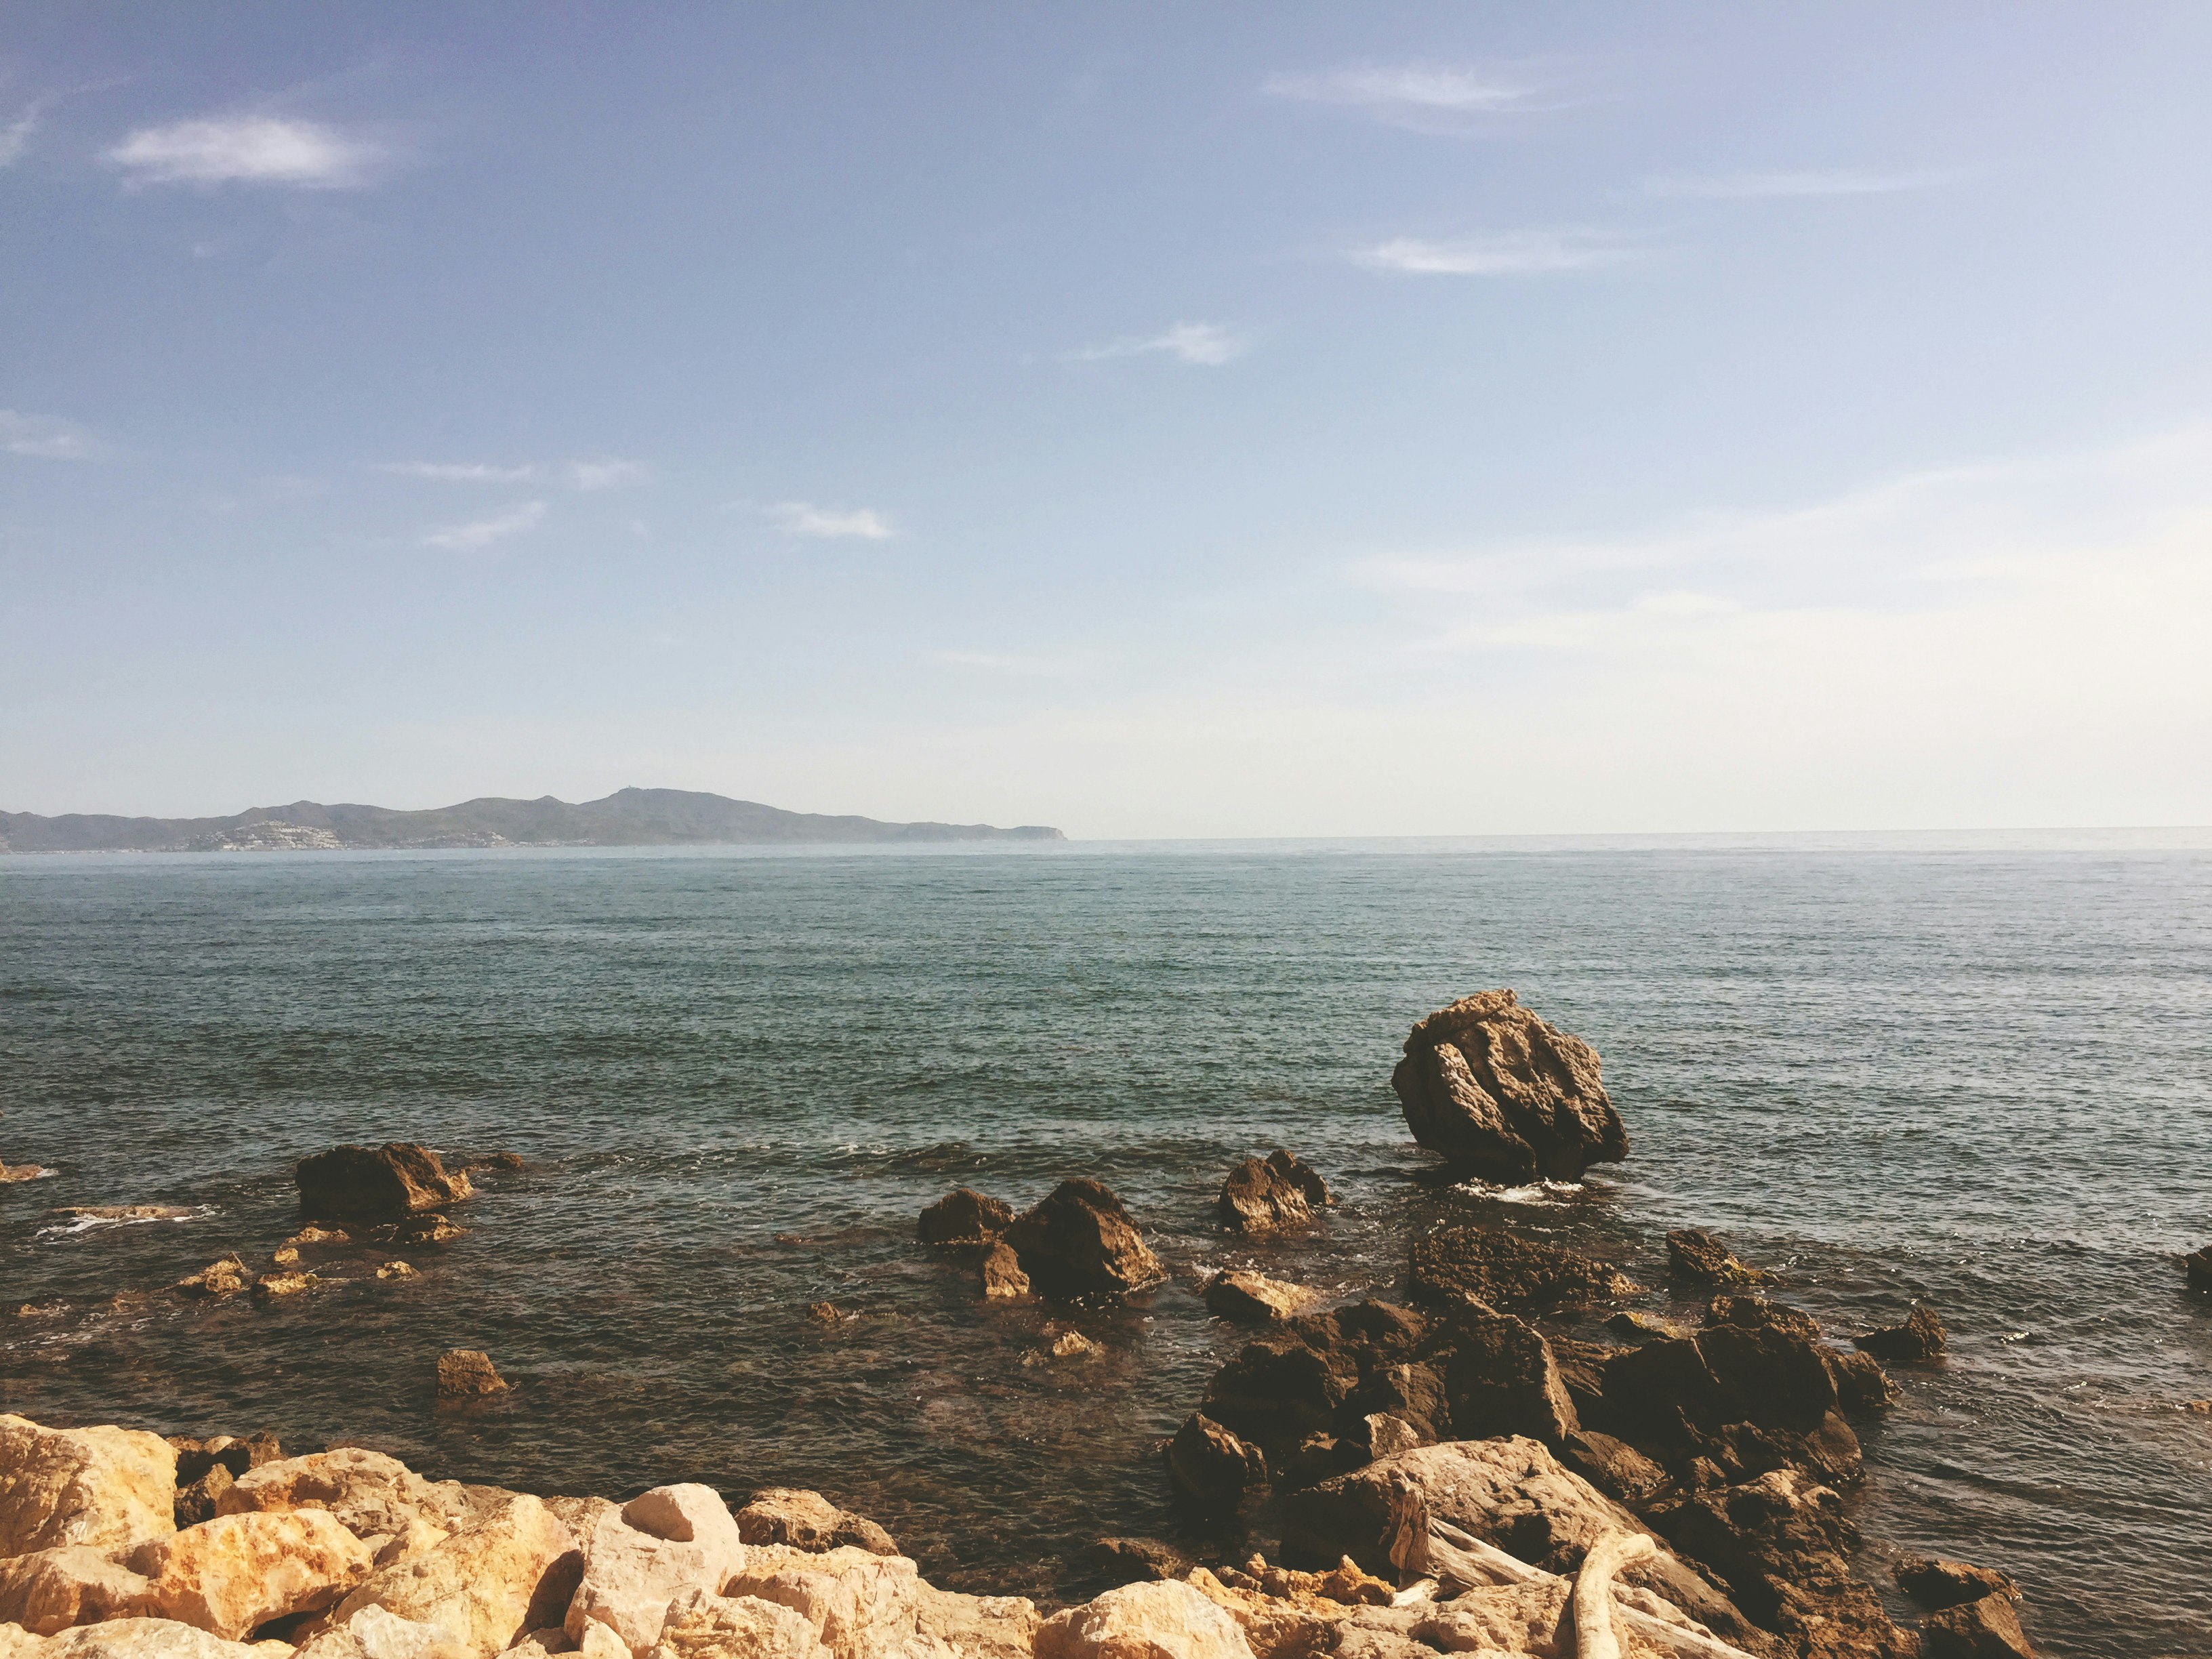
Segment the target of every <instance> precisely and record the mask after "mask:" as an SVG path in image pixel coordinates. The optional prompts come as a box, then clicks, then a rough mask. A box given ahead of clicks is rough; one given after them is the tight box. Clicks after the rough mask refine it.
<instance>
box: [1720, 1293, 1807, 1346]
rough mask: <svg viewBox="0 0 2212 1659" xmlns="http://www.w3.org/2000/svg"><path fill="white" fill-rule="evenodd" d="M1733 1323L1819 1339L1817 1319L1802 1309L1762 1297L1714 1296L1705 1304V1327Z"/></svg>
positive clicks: (1761, 1329)
mask: <svg viewBox="0 0 2212 1659" xmlns="http://www.w3.org/2000/svg"><path fill="white" fill-rule="evenodd" d="M1722 1325H1735V1326H1738V1327H1740V1328H1742V1329H1744V1330H1747V1331H1788V1332H1790V1334H1793V1335H1796V1336H1802V1337H1803V1338H1804V1339H1805V1340H1807V1341H1808V1342H1818V1341H1819V1340H1820V1321H1818V1320H1817V1319H1815V1318H1814V1317H1813V1316H1812V1315H1810V1314H1808V1313H1807V1312H1806V1311H1805V1310H1803V1309H1802V1308H1793V1307H1791V1306H1790V1304H1788V1303H1786V1302H1771V1301H1769V1300H1767V1298H1766V1297H1763V1296H1717V1297H1714V1298H1713V1299H1712V1300H1711V1302H1709V1303H1707V1304H1705V1328H1707V1329H1708V1330H1711V1329H1712V1328H1716V1327H1718V1326H1722Z"/></svg>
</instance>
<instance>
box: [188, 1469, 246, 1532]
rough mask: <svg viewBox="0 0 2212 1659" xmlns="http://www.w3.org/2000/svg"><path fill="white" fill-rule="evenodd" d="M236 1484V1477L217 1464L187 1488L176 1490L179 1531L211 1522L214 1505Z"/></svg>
mask: <svg viewBox="0 0 2212 1659" xmlns="http://www.w3.org/2000/svg"><path fill="white" fill-rule="evenodd" d="M237 1483H238V1477H237V1476H236V1475H234V1474H232V1473H231V1472H230V1471H229V1470H228V1468H224V1467H223V1466H222V1464H220V1463H217V1464H216V1465H215V1466H214V1467H212V1468H210V1469H209V1470H208V1471H207V1472H206V1473H205V1474H202V1475H201V1476H200V1477H199V1479H197V1480H194V1481H193V1482H191V1485H189V1486H179V1487H178V1488H177V1525H178V1527H179V1529H181V1528H185V1527H197V1525H199V1524H200V1522H203V1521H212V1520H214V1519H215V1517H216V1513H217V1511H216V1504H218V1503H219V1502H221V1501H222V1495H223V1493H225V1492H228V1491H229V1490H230V1489H231V1487H233V1486H235V1485H236V1484H237Z"/></svg>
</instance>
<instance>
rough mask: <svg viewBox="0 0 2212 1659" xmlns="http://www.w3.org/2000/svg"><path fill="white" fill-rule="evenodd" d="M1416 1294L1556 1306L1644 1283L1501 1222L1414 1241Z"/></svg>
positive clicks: (1510, 1307)
mask: <svg viewBox="0 0 2212 1659" xmlns="http://www.w3.org/2000/svg"><path fill="white" fill-rule="evenodd" d="M1412 1279H1413V1296H1414V1298H1415V1300H1417V1301H1420V1302H1425V1303H1432V1304H1447V1305H1449V1304H1453V1303H1455V1302H1459V1301H1462V1300H1467V1299H1471V1300H1474V1301H1476V1302H1480V1303H1482V1304H1486V1305H1487V1306H1489V1307H1492V1308H1496V1309H1498V1310H1501V1311H1503V1312H1506V1313H1550V1312H1553V1311H1555V1310H1559V1309H1561V1308H1572V1307H1585V1306H1588V1305H1589V1304H1594V1303H1602V1302H1610V1301H1613V1300H1615V1299H1617V1298H1619V1297H1624V1296H1632V1295H1633V1294H1634V1293H1635V1291H1636V1286H1635V1285H1632V1284H1631V1283H1630V1282H1629V1281H1628V1280H1627V1279H1626V1278H1624V1277H1623V1276H1622V1275H1621V1274H1620V1273H1617V1272H1615V1271H1614V1270H1613V1268H1612V1267H1608V1266H1607V1264H1606V1263H1604V1262H1602V1261H1598V1260H1596V1259H1595V1257H1592V1256H1587V1255H1583V1254H1582V1253H1581V1252H1579V1251H1577V1250H1570V1249H1563V1248H1561V1247H1560V1246H1559V1245H1557V1244H1546V1243H1540V1242H1538V1241H1537V1240H1534V1239H1528V1238H1521V1237H1516V1236H1515V1235H1514V1234H1512V1233H1509V1232H1505V1231H1501V1230H1499V1229H1498V1228H1494V1227H1439V1228H1437V1230H1436V1231H1434V1232H1431V1233H1429V1234H1426V1235H1425V1236H1424V1237H1420V1238H1417V1239H1415V1240H1414V1241H1413V1251H1412Z"/></svg>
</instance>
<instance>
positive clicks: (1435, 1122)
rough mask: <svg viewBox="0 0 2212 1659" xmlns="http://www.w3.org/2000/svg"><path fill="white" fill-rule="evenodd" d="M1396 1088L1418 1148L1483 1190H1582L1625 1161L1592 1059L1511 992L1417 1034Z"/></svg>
mask: <svg viewBox="0 0 2212 1659" xmlns="http://www.w3.org/2000/svg"><path fill="white" fill-rule="evenodd" d="M1390 1086H1391V1087H1392V1088H1394V1089H1395V1090H1396V1091H1397V1093H1398V1100H1399V1103H1401V1105H1402V1106H1403V1107H1404V1108H1405V1112H1406V1123H1407V1127H1409V1128H1410V1129H1412V1130H1413V1139H1416V1140H1418V1141H1419V1142H1420V1143H1421V1145H1422V1146H1425V1147H1427V1148H1428V1149H1429V1150H1430V1151H1431V1152H1435V1153H1437V1154H1438V1155H1439V1156H1441V1157H1442V1158H1444V1160H1445V1161H1446V1162H1447V1163H1449V1164H1453V1165H1455V1166H1456V1167H1458V1168H1462V1169H1465V1170H1468V1171H1470V1172H1471V1173H1473V1174H1475V1175H1478V1176H1481V1177H1483V1178H1484V1179H1485V1180H1488V1181H1495V1182H1528V1181H1534V1180H1536V1179H1538V1178H1539V1177H1541V1178H1544V1179H1547V1180H1553V1181H1577V1180H1580V1179H1581V1178H1582V1173H1583V1170H1584V1169H1585V1168H1586V1167H1587V1166H1589V1164H1611V1163H1618V1162H1619V1161H1620V1159H1622V1158H1626V1157H1627V1156H1628V1132H1627V1131H1626V1129H1625V1128H1624V1127H1622V1126H1621V1121H1620V1113H1619V1112H1617V1111H1615V1110H1614V1109H1613V1102H1612V1100H1611V1098H1610V1097H1608V1096H1607V1094H1606V1091H1605V1085H1604V1084H1603V1082H1602V1081H1601V1079H1600V1077H1599V1070H1598V1057H1597V1052H1596V1050H1595V1049H1594V1048H1591V1047H1590V1046H1589V1044H1588V1043H1586V1042H1583V1040H1582V1039H1581V1038H1580V1037H1575V1036H1568V1035H1567V1034H1566V1033H1565V1032H1564V1031H1560V1030H1555V1029H1554V1028H1553V1027H1552V1026H1550V1025H1548V1024H1546V1023H1545V1022H1544V1021H1543V1020H1541V1019H1540V1018H1537V1017H1536V1016H1535V1015H1534V1013H1531V1012H1529V1011H1528V1009H1526V1008H1523V1007H1522V1006H1521V1005H1520V1003H1519V1002H1518V1001H1517V1000H1516V999H1515V997H1514V994H1513V993H1512V992H1510V991H1482V992H1478V993H1476V994H1474V995H1473V996H1469V997H1462V998H1461V999H1460V1000H1458V1001H1457V1002H1455V1003H1453V1004H1452V1005H1451V1006H1449V1007H1448V1008H1443V1009H1439V1010H1438V1011H1437V1012H1435V1013H1433V1014H1431V1015H1430V1016H1429V1017H1428V1018H1426V1019H1424V1020H1423V1021H1421V1023H1420V1024H1418V1025H1416V1026H1414V1027H1413V1033H1412V1035H1411V1036H1407V1039H1406V1057H1405V1059H1403V1060H1401V1061H1399V1063H1398V1068H1397V1069H1396V1070H1395V1072H1393V1073H1391V1074H1390Z"/></svg>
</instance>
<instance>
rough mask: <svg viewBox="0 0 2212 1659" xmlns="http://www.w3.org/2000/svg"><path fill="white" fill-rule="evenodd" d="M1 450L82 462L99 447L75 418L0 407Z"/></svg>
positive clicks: (46, 459) (43, 458)
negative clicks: (61, 417) (65, 419)
mask: <svg viewBox="0 0 2212 1659" xmlns="http://www.w3.org/2000/svg"><path fill="white" fill-rule="evenodd" d="M0 449H4V450H6V451H7V452H8V453H9V454H10V455H28V456H32V457H34V458H35V459H39V460H42V461H83V460H89V459H91V458H92V457H93V456H94V455H95V454H97V453H99V450H100V446H99V445H97V444H96V443H94V441H93V440H92V435H91V434H90V433H88V432H87V431H86V430H85V429H84V428H82V427H81V426H79V425H78V424H77V423H76V422H74V421H64V420H61V419H59V418H58V417H56V416H52V415H24V414H19V413H18V412H17V411H16V410H12V409H0Z"/></svg>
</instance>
